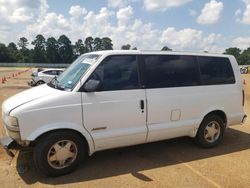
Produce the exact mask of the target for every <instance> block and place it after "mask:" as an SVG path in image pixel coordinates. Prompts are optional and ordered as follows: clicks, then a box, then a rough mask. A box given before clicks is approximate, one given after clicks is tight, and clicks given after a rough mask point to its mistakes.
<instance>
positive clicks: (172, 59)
mask: <svg viewBox="0 0 250 188" xmlns="http://www.w3.org/2000/svg"><path fill="white" fill-rule="evenodd" d="M144 61H145V70H146V87H147V88H164V87H185V86H195V85H199V74H198V68H197V66H196V64H195V57H193V56H185V55H146V56H144Z"/></svg>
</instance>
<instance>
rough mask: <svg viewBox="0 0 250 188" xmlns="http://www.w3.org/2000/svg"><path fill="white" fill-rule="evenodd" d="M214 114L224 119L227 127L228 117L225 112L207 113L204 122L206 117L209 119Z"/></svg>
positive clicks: (214, 111)
mask: <svg viewBox="0 0 250 188" xmlns="http://www.w3.org/2000/svg"><path fill="white" fill-rule="evenodd" d="M213 114H214V115H217V116H219V117H220V118H221V119H222V121H223V123H224V125H225V127H226V126H227V115H226V113H225V112H224V111H223V110H213V111H211V112H209V113H207V114H206V115H205V116H204V117H203V119H202V121H203V120H204V119H205V118H206V117H208V116H210V115H213ZM202 121H201V122H202Z"/></svg>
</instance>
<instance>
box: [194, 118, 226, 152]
mask: <svg viewBox="0 0 250 188" xmlns="http://www.w3.org/2000/svg"><path fill="white" fill-rule="evenodd" d="M224 130H225V123H224V122H223V120H222V119H221V118H220V117H219V116H217V115H209V116H207V117H205V118H204V119H203V121H202V123H201V125H200V127H199V130H198V132H197V134H196V137H195V141H196V143H197V144H198V145H199V146H201V147H206V148H209V147H214V146H216V145H218V144H219V143H220V142H221V140H222V138H223V135H224Z"/></svg>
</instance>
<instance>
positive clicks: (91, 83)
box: [83, 80, 100, 92]
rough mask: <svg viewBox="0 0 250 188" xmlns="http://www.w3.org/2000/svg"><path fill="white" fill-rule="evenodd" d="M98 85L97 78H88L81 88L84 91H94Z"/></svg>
mask: <svg viewBox="0 0 250 188" xmlns="http://www.w3.org/2000/svg"><path fill="white" fill-rule="evenodd" d="M99 85H100V81H99V80H88V81H87V82H86V83H85V84H84V86H83V90H84V91H85V92H95V91H96V90H97V88H98V87H99Z"/></svg>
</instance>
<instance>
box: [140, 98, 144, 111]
mask: <svg viewBox="0 0 250 188" xmlns="http://www.w3.org/2000/svg"><path fill="white" fill-rule="evenodd" d="M140 107H141V110H144V100H140Z"/></svg>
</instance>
